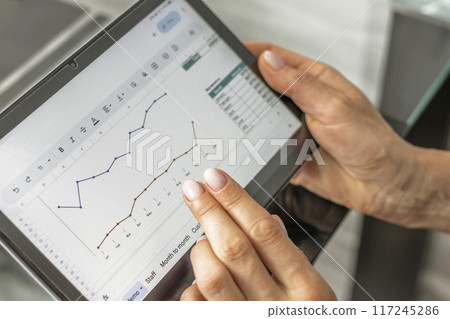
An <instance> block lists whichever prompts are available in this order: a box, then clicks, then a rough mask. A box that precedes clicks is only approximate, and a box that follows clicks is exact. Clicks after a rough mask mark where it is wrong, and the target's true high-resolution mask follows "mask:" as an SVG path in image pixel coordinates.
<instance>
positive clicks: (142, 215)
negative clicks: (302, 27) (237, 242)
mask: <svg viewBox="0 0 450 319" xmlns="http://www.w3.org/2000/svg"><path fill="white" fill-rule="evenodd" d="M300 126H301V123H300V121H299V120H298V119H297V118H296V117H295V116H294V115H293V114H292V113H291V111H290V110H289V109H288V108H287V107H286V106H285V105H284V104H282V103H281V102H279V101H277V96H276V95H274V94H273V93H272V92H271V91H270V89H269V88H268V87H267V86H266V85H265V84H264V83H263V82H262V81H261V80H260V79H259V78H258V77H257V76H256V75H255V74H254V73H253V71H252V70H251V69H250V68H249V67H248V66H247V65H246V64H245V63H244V62H243V61H242V60H241V59H240V58H239V56H238V55H237V54H236V53H234V51H233V50H232V49H231V48H230V47H229V46H228V45H227V44H226V42H225V41H224V40H223V39H222V38H221V37H220V36H218V34H216V33H215V31H214V30H213V29H212V28H211V27H210V26H209V25H208V24H207V23H206V22H205V21H204V20H203V19H202V18H201V16H200V15H199V14H198V13H197V12H196V11H195V10H194V8H193V7H191V6H190V5H189V4H188V3H187V2H185V1H183V0H176V1H165V2H162V4H161V5H160V6H158V7H157V8H156V9H155V10H154V11H153V12H151V13H150V14H149V15H148V16H147V17H146V18H145V19H143V20H142V21H140V22H139V23H138V24H136V25H135V26H134V27H133V28H132V29H131V30H130V31H129V32H127V33H126V34H125V35H124V36H123V37H121V38H120V39H119V40H118V43H117V44H115V45H113V46H112V47H110V48H109V49H108V50H106V51H105V52H103V53H102V54H101V55H100V56H99V57H98V58H97V59H96V60H95V61H94V62H93V63H91V64H90V65H89V66H87V67H86V68H85V69H84V70H83V71H82V72H81V73H79V74H78V75H77V76H76V77H75V78H74V79H72V80H71V81H70V82H68V83H67V84H66V85H65V86H64V87H63V88H62V89H61V90H59V91H58V92H57V93H56V94H54V95H53V96H52V97H51V98H50V99H48V100H47V101H45V103H43V104H42V105H41V106H40V107H39V108H38V109H37V110H36V111H34V112H33V113H32V114H31V115H30V116H28V117H27V118H26V119H25V120H24V121H22V122H21V123H20V124H19V125H18V126H17V127H15V128H14V129H13V130H12V131H10V132H9V133H8V134H7V135H5V136H4V137H3V138H2V139H1V140H0V173H1V179H0V190H1V193H0V195H1V196H0V209H1V211H2V213H3V214H5V215H6V217H7V218H8V219H10V220H11V221H12V222H13V223H14V224H15V225H16V226H17V228H18V229H19V230H20V231H21V232H23V233H24V234H25V235H26V236H27V237H28V238H29V239H30V240H31V242H32V243H33V244H34V245H35V246H36V247H37V248H38V249H39V250H40V251H41V252H42V254H43V255H45V256H46V258H48V259H49V260H50V261H51V262H52V263H53V264H54V265H55V266H56V267H57V268H58V269H59V271H60V272H61V273H62V274H63V275H64V276H65V277H66V278H67V279H68V280H69V281H70V282H71V283H72V284H73V285H74V286H75V287H76V288H77V289H78V290H79V291H80V297H81V295H83V296H84V297H85V298H87V299H90V300H142V299H143V298H144V297H145V296H146V295H147V294H148V293H149V292H151V291H152V289H153V288H154V287H155V286H156V285H157V284H158V282H159V281H160V280H161V279H162V278H164V276H165V275H166V274H167V272H168V271H169V270H170V269H171V268H172V267H173V266H174V265H175V264H176V262H177V261H178V260H179V259H180V258H181V257H182V256H183V255H184V254H185V253H186V252H187V251H188V250H189V248H190V247H191V246H192V245H193V244H194V243H195V241H196V239H197V238H198V237H199V236H200V235H201V234H202V232H203V231H202V229H201V227H200V225H199V224H198V222H197V221H196V220H195V219H194V218H193V216H192V214H191V213H190V211H189V210H188V209H187V207H186V206H185V205H184V203H183V200H182V195H181V186H182V183H183V182H184V181H185V180H186V179H198V180H201V179H202V177H201V176H202V172H203V171H204V170H205V169H206V168H209V167H219V168H221V169H224V170H225V171H227V172H228V173H229V174H231V175H232V176H233V177H234V178H235V179H236V180H237V181H238V182H239V183H241V184H242V185H244V186H245V185H247V184H248V183H249V182H250V181H251V180H252V178H253V177H254V176H255V175H256V174H257V173H258V172H260V171H261V169H262V168H263V167H264V164H265V163H267V161H269V160H270V159H271V158H272V157H273V156H274V155H275V153H276V152H277V151H279V147H280V143H279V141H280V140H283V139H286V138H289V137H291V136H292V135H293V134H294V133H295V132H296V131H298V129H299V128H300ZM269 140H276V141H278V142H275V143H269V142H268V141H269ZM281 144H282V143H281ZM252 149H253V151H252ZM255 149H257V150H258V152H257V155H255V151H254V150H255Z"/></svg>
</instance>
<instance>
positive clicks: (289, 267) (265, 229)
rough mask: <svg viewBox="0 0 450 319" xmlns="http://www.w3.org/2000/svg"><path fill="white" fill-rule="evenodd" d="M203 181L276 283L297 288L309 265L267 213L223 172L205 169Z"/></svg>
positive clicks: (307, 275) (303, 280)
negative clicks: (245, 237) (254, 250)
mask: <svg viewBox="0 0 450 319" xmlns="http://www.w3.org/2000/svg"><path fill="white" fill-rule="evenodd" d="M204 178H205V182H206V187H207V189H208V192H209V193H210V194H211V195H212V196H213V197H214V198H215V199H216V200H217V201H218V202H219V203H220V204H221V205H222V207H223V208H224V209H225V211H226V212H227V213H228V214H229V215H230V216H231V218H232V219H233V220H234V221H235V222H236V224H238V226H239V227H240V228H241V229H242V231H243V232H244V233H245V234H246V235H247V236H248V238H249V239H250V241H251V242H252V244H253V246H254V247H255V249H256V251H257V252H258V254H259V256H260V257H261V259H262V260H263V262H264V264H265V265H266V266H267V267H268V268H269V270H270V271H271V272H272V274H273V275H274V276H275V278H276V279H277V280H278V281H279V282H281V283H282V284H283V285H284V286H285V287H292V286H296V287H298V285H299V284H301V283H304V282H305V281H307V280H308V278H309V270H311V268H312V266H311V264H310V263H309V261H308V260H307V258H306V257H305V256H304V255H302V254H300V253H299V251H298V248H297V246H295V245H294V243H293V242H292V241H291V240H290V239H289V237H288V236H286V234H284V232H283V230H282V229H281V228H280V227H279V225H278V224H277V222H276V221H275V220H274V219H273V218H272V216H271V215H270V214H269V213H268V212H267V210H265V209H264V208H263V207H262V206H260V205H259V204H258V203H257V202H256V201H255V200H254V199H253V198H252V197H251V196H250V195H249V194H248V193H247V192H246V191H245V190H244V189H243V188H242V187H241V186H240V185H239V184H238V183H236V182H235V181H234V180H233V179H232V178H231V177H230V176H229V175H227V174H226V173H225V172H223V171H221V170H218V169H208V170H207V171H206V172H205V174H204ZM299 281H300V282H299Z"/></svg>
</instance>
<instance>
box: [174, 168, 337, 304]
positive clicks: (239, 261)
mask: <svg viewBox="0 0 450 319" xmlns="http://www.w3.org/2000/svg"><path fill="white" fill-rule="evenodd" d="M204 182H205V183H204V184H201V183H197V182H194V181H187V182H186V183H185V184H184V185H183V193H184V199H185V202H186V204H187V205H188V207H189V208H190V209H191V211H192V213H193V214H194V216H195V217H196V218H197V220H198V221H199V222H200V224H201V225H202V227H203V229H204V231H205V233H206V236H203V237H202V238H200V239H199V241H198V242H197V244H196V245H195V246H194V247H193V248H192V251H191V261H192V265H193V269H194V275H195V278H196V282H195V283H194V284H193V285H192V286H190V287H189V288H187V289H186V290H185V291H184V293H183V295H182V296H181V300H191V301H193V300H336V296H335V294H334V292H333V291H332V290H331V288H330V287H329V286H328V284H327V283H326V282H325V280H324V279H323V278H322V277H321V276H320V275H319V273H318V272H317V271H316V270H315V269H314V268H313V267H312V265H311V264H310V262H309V260H308V259H307V258H306V256H305V255H304V254H303V252H302V251H301V250H300V249H299V248H298V247H297V246H295V245H294V243H293V242H292V241H291V240H290V239H289V237H288V236H287V233H286V230H285V228H284V226H283V223H282V222H281V220H280V219H279V217H278V216H271V215H270V214H269V213H268V212H267V211H266V210H265V209H264V208H263V207H261V206H260V205H259V204H258V203H256V201H255V200H254V199H253V198H251V197H250V195H248V194H247V193H246V192H245V190H244V189H243V188H242V187H241V186H239V185H238V184H237V183H236V182H235V181H234V180H233V179H232V178H231V177H230V176H228V175H227V174H226V173H224V172H223V171H220V170H217V169H209V170H207V171H206V172H205V174H204Z"/></svg>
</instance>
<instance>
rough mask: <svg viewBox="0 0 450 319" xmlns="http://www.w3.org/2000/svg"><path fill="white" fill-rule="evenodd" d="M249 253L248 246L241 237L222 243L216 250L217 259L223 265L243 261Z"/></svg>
mask: <svg viewBox="0 0 450 319" xmlns="http://www.w3.org/2000/svg"><path fill="white" fill-rule="evenodd" d="M249 252H250V244H249V243H248V241H247V240H246V239H245V238H243V237H235V238H233V239H231V240H227V241H224V242H223V243H222V244H221V245H220V247H219V248H218V253H217V255H218V257H219V259H221V260H222V261H223V262H225V263H233V262H239V261H242V260H244V259H245V258H246V257H247V256H248V254H249Z"/></svg>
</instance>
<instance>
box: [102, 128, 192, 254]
mask: <svg viewBox="0 0 450 319" xmlns="http://www.w3.org/2000/svg"><path fill="white" fill-rule="evenodd" d="M191 123H192V131H193V133H194V146H192V147H191V148H190V149H188V150H187V151H185V152H184V153H182V154H181V155H179V156H177V157H174V158H173V159H172V161H171V162H170V164H169V166H167V168H166V169H165V170H164V171H163V172H162V173H161V174H159V175H158V176H156V177H154V178H153V179H152V181H151V182H150V183H149V184H148V185H147V186H146V187H145V188H144V189H143V190H142V191H141V192H140V193H139V195H137V196H136V197H135V198H134V199H133V204H132V206H131V209H130V213H129V214H128V216H126V217H125V218H123V219H122V220H120V221H119V222H117V223H116V225H114V227H113V228H111V230H110V231H109V232H108V233H106V235H105V237H104V238H103V240H102V241H101V242H100V244H99V245H98V246H97V249H100V248H101V247H102V245H103V244H104V242H105V241H106V240H107V239H108V237H109V235H111V233H112V232H113V231H114V230H115V229H116V228H117V227H119V226H120V225H121V224H122V223H124V222H125V221H127V220H128V219H130V218H132V217H133V212H134V206H135V205H136V202H137V201H138V199H139V198H140V197H141V196H142V195H143V194H144V193H145V192H146V191H147V190H148V189H149V188H150V187H151V186H152V185H153V184H154V183H155V182H156V181H157V180H158V179H160V178H161V177H162V176H164V175H165V174H167V173H168V172H169V170H170V168H171V167H172V166H173V164H175V162H176V161H177V160H178V159H180V158H182V157H184V156H186V155H188V154H189V153H190V152H192V150H193V149H194V148H195V147H197V136H196V133H195V126H194V122H193V121H192V122H191Z"/></svg>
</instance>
